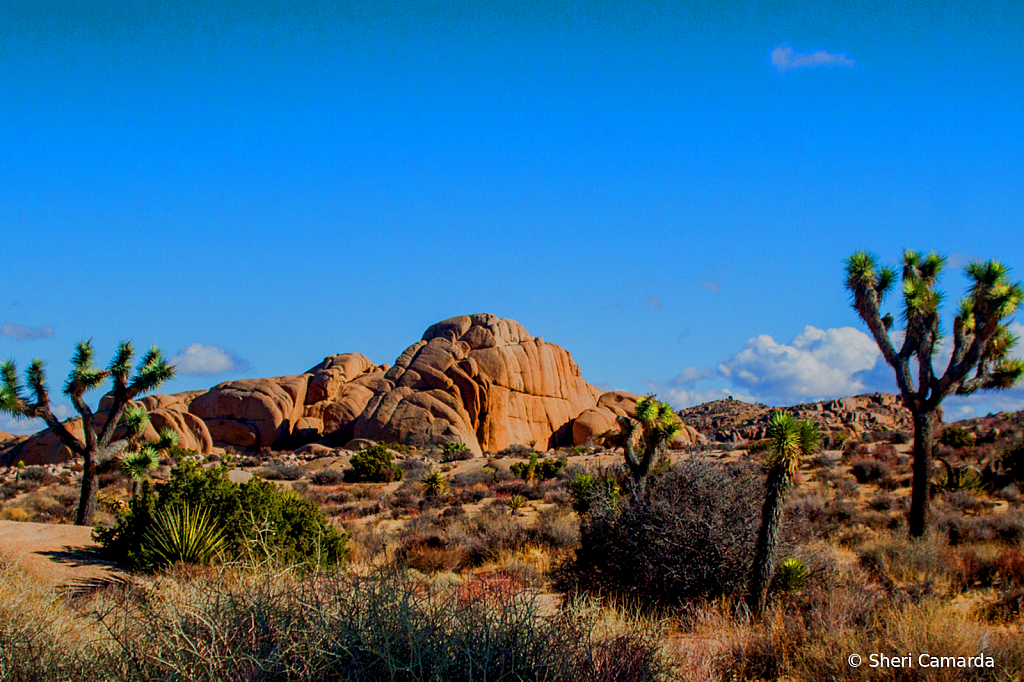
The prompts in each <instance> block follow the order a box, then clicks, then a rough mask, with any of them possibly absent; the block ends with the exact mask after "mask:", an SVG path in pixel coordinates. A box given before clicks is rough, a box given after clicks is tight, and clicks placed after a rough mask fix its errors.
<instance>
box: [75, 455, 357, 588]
mask: <svg viewBox="0 0 1024 682" xmlns="http://www.w3.org/2000/svg"><path fill="white" fill-rule="evenodd" d="M229 466H230V463H222V464H220V465H217V466H214V467H210V468H203V467H202V466H200V465H199V464H198V463H196V462H194V461H186V462H182V463H181V464H179V465H178V466H176V467H175V468H174V469H172V470H171V477H170V480H168V481H167V482H166V483H157V484H156V485H155V486H150V485H149V483H148V482H147V483H145V484H144V485H143V489H142V493H141V494H140V495H138V496H136V497H135V498H133V499H132V500H131V501H130V502H129V503H128V508H127V510H126V511H124V512H123V513H121V514H120V515H119V516H118V518H117V521H116V523H115V524H114V526H113V527H111V528H99V527H97V529H96V530H95V531H94V532H93V535H94V537H95V539H96V541H97V542H99V543H100V545H101V546H102V548H103V553H104V554H105V555H106V556H107V557H108V558H109V559H111V560H112V561H115V562H117V563H119V564H121V565H124V566H126V567H127V568H129V569H131V570H152V569H154V568H157V567H158V566H159V565H160V564H162V563H164V562H163V561H161V560H160V559H159V557H158V556H156V554H155V553H154V552H155V544H154V537H155V536H154V534H155V533H157V532H158V531H157V530H156V529H157V528H158V524H159V523H160V522H159V519H160V518H161V517H162V516H164V517H165V516H167V515H172V516H173V515H175V514H180V513H181V512H180V510H181V509H183V508H193V509H198V510H201V511H204V512H205V513H206V515H207V516H208V518H209V522H210V524H212V525H213V526H215V527H216V528H218V529H219V530H220V531H221V532H222V534H223V537H224V542H223V545H222V550H223V555H224V556H225V557H226V558H228V559H243V558H252V557H270V558H272V559H274V560H276V561H279V562H281V563H283V564H315V565H324V566H330V565H334V564H337V563H339V562H341V561H343V560H344V558H345V554H346V553H347V551H348V550H347V547H346V542H347V538H346V537H345V536H344V535H341V534H340V533H338V531H337V530H335V528H334V527H333V526H332V525H330V524H329V523H328V522H327V520H326V519H325V518H324V515H323V513H322V512H321V511H320V509H319V508H318V507H317V506H316V505H315V504H313V503H312V502H308V501H306V500H302V499H300V498H299V497H298V496H297V495H296V494H295V493H294V492H292V491H290V490H282V489H279V488H278V487H277V486H275V485H274V484H273V483H270V482H269V481H265V480H263V479H261V478H258V477H254V478H252V479H250V480H248V481H246V482H245V483H242V484H238V483H232V482H231V481H230V480H228V468H229Z"/></svg>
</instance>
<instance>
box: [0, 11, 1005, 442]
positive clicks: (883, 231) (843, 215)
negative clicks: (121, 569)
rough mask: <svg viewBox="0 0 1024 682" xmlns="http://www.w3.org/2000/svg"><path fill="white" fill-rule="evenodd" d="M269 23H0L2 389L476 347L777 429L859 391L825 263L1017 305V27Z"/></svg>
mask: <svg viewBox="0 0 1024 682" xmlns="http://www.w3.org/2000/svg"><path fill="white" fill-rule="evenodd" d="M293 4H294V5H295V6H294V7H292V6H290V5H289V3H284V2H274V3H270V2H265V3H255V2H251V3H213V2H207V3H197V2H193V3H163V2H161V3H157V2H135V3H127V2H117V3H114V2H88V3H87V2H55V1H54V2H46V1H44V0H36V1H33V2H19V0H14V2H8V3H3V5H2V6H0V101H2V102H3V106H2V107H0V230H2V235H3V239H2V242H0V244H2V248H3V255H4V258H3V262H4V266H5V267H4V271H5V275H6V276H5V277H4V280H3V286H2V288H0V324H2V325H3V326H2V329H0V331H2V334H0V357H11V358H14V359H16V360H17V361H18V362H19V365H20V366H21V367H24V366H25V365H27V363H28V362H29V361H31V359H32V357H35V356H38V357H41V358H43V359H45V360H47V362H48V366H49V369H50V374H51V377H52V379H51V381H52V383H53V389H54V392H56V390H57V387H58V384H59V381H61V380H62V378H63V376H64V374H65V373H66V372H67V370H68V367H69V364H68V358H69V357H70V355H71V352H72V350H73V346H74V344H75V342H77V341H78V340H80V339H82V338H89V337H91V338H93V339H94V341H95V344H96V346H97V351H98V354H99V356H100V357H101V358H105V357H108V356H109V355H110V354H111V353H112V352H113V349H114V347H115V345H116V343H117V341H118V340H120V339H123V338H129V337H130V338H132V339H134V341H135V342H136V344H137V345H139V346H148V345H150V344H157V345H159V346H161V347H162V348H163V349H164V350H165V351H166V352H167V353H168V354H169V355H172V356H178V357H180V358H182V359H183V364H182V369H185V368H188V369H189V371H190V372H192V373H191V374H185V373H184V372H182V373H181V376H180V377H179V378H178V379H176V380H175V381H174V382H173V383H172V384H170V385H169V386H167V387H166V388H165V389H164V390H167V391H179V390H187V389H193V388H204V387H207V386H210V385H212V384H214V383H219V382H221V381H226V380H229V379H234V378H240V377H245V376H274V375H280V374H291V373H297V372H301V371H303V370H305V369H307V368H309V367H310V366H312V365H313V364H315V363H316V362H318V361H319V360H320V359H322V358H323V357H324V356H326V355H328V354H331V353H337V352H348V351H358V352H362V353H364V354H366V355H367V356H369V357H370V358H371V359H372V360H374V361H375V362H378V363H383V362H389V363H390V362H393V360H394V358H395V357H396V356H397V355H398V354H399V353H400V352H401V351H402V350H403V349H404V348H405V347H406V346H407V345H408V344H410V343H412V342H414V341H416V340H417V339H418V338H419V336H420V334H421V333H422V331H423V330H424V329H425V328H426V327H427V326H428V325H429V324H431V323H433V322H435V321H438V320H440V319H444V318H447V317H450V316H453V315H458V314H465V313H475V312H492V313H495V314H497V315H499V316H502V317H511V318H514V319H517V320H519V321H520V322H522V323H523V324H524V325H525V326H526V327H527V329H529V330H530V331H531V332H532V333H533V334H535V335H538V336H543V337H544V338H545V339H547V340H549V341H553V342H555V343H558V344H560V345H562V346H564V347H565V348H567V349H569V350H570V351H571V352H572V353H573V356H574V358H575V360H576V361H577V362H578V363H579V364H580V366H581V369H582V371H583V374H584V376H585V377H586V378H587V379H588V380H589V381H591V382H592V383H596V384H599V385H602V386H609V387H618V388H625V389H628V390H633V391H636V392H646V391H648V390H657V391H658V392H659V393H660V394H661V395H663V396H665V397H669V398H671V399H672V400H674V401H675V402H676V403H677V404H679V405H684V404H689V403H692V402H695V401H699V400H701V399H705V398H713V397H719V396H721V395H725V394H728V393H731V394H734V395H736V396H737V397H741V396H743V397H747V398H750V399H758V400H761V401H763V402H768V403H775V404H781V403H787V402H788V403H791V402H798V401H801V400H807V399H816V398H821V397H830V396H832V395H839V394H843V393H845V392H848V391H851V390H855V389H861V388H862V389H864V390H873V389H885V388H892V386H893V382H892V380H891V378H890V377H889V372H888V370H887V369H886V368H884V367H882V366H881V361H878V362H877V363H876V362H874V361H873V359H872V357H871V352H872V351H871V348H870V346H868V347H865V343H864V341H865V340H864V338H863V331H864V327H863V326H862V325H861V324H859V323H858V320H857V318H856V316H855V314H854V313H853V311H852V310H851V309H850V308H849V305H848V302H847V296H846V293H845V291H844V290H843V287H842V269H843V263H842V261H843V258H845V257H846V256H848V255H849V254H850V253H851V252H852V251H854V250H855V249H858V248H867V249H870V250H872V251H874V252H876V253H878V254H879V256H880V257H882V258H883V259H884V260H889V261H895V260H896V259H897V258H898V257H899V254H900V253H901V251H902V249H903V248H905V247H913V248H918V249H922V250H936V251H939V252H941V253H946V254H951V255H954V256H953V260H954V261H955V262H957V263H963V262H966V261H967V260H970V259H973V258H990V257H998V258H1000V259H1001V260H1003V261H1004V262H1005V263H1007V264H1008V265H1009V266H1010V267H1011V268H1013V270H1014V273H1015V276H1016V278H1017V279H1020V278H1021V277H1022V276H1024V248H1022V245H1021V240H1020V233H1021V226H1022V225H1024V58H1022V54H1024V8H1022V7H1024V6H1022V5H1021V4H1020V3H1016V2H1002V3H998V2H993V3H986V2H979V3H931V4H925V3H916V4H914V5H913V6H910V5H909V4H908V3H902V2H888V3H879V2H874V3H873V2H835V3H779V2H761V3H750V4H748V8H747V9H736V8H733V7H731V6H730V3H719V2H689V3H687V2H671V3H658V2H645V3H600V2H597V3H570V2H543V3H523V2H506V3H498V2H462V3H455V2H415V1H412V2H403V3H380V2H342V3H328V2H322V3H313V2H311V3H293ZM944 284H945V287H946V289H947V290H948V291H949V293H950V298H951V300H954V301H955V300H956V299H957V298H958V297H959V294H960V292H962V290H963V280H962V278H961V277H960V275H959V274H958V273H957V272H956V271H954V270H950V271H949V272H948V273H947V275H946V277H945V279H944ZM1019 319H1024V318H1019ZM808 326H810V328H811V329H810V330H809V331H808V330H807V327H808ZM849 327H852V328H853V329H847V328H849ZM1021 329H1022V330H1024V328H1021ZM854 330H859V331H860V332H861V334H860V336H858V334H857V333H855V331H854ZM769 341H770V343H769ZM195 344H200V345H195ZM875 360H877V356H876V357H875ZM96 398H98V392H97V396H94V399H96ZM951 407H952V408H953V409H955V410H956V411H957V414H964V415H966V414H970V413H971V412H970V410H974V411H975V412H977V411H982V412H984V411H987V410H989V409H1021V408H1024V392H1022V391H1014V392H1011V393H1005V394H1001V395H998V396H995V395H990V396H985V397H979V398H975V399H972V401H969V402H967V403H964V402H962V401H961V402H960V403H954V404H951ZM30 428H31V425H29V424H24V423H22V424H12V423H11V422H9V421H3V422H2V423H0V429H4V430H7V431H19V432H21V431H25V430H27V429H30Z"/></svg>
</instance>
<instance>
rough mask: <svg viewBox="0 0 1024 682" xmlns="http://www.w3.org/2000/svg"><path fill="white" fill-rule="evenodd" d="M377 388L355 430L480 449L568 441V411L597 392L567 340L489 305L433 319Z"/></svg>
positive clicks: (585, 404) (361, 434)
mask: <svg viewBox="0 0 1024 682" xmlns="http://www.w3.org/2000/svg"><path fill="white" fill-rule="evenodd" d="M376 389H377V390H376V392H375V395H374V396H373V398H372V399H371V400H370V402H369V403H368V404H367V406H366V409H365V410H364V411H363V413H362V414H361V415H360V417H359V419H358V421H357V422H356V425H355V437H357V438H370V439H374V440H392V441H396V442H400V443H405V444H409V445H428V444H432V443H443V442H446V441H453V440H457V441H461V442H463V443H465V444H466V445H468V446H469V448H470V449H471V450H473V451H474V452H477V453H479V452H481V451H484V450H491V451H495V450H500V449H502V448H505V447H507V446H508V445H511V444H513V443H528V442H530V441H532V440H536V441H537V442H538V443H541V444H544V445H553V444H554V442H555V441H557V440H559V439H560V438H562V439H564V440H565V441H568V440H570V439H571V434H570V433H568V431H569V429H570V428H571V426H570V423H571V421H572V420H573V419H574V418H575V417H576V415H578V414H580V413H581V412H582V411H583V410H586V409H587V408H589V407H593V406H595V405H596V404H597V398H598V396H599V395H600V394H601V391H600V389H597V388H595V387H594V386H591V385H590V384H588V383H587V382H586V381H584V380H583V378H582V377H581V376H580V369H579V367H578V366H577V365H576V363H575V362H573V360H572V356H571V355H569V353H568V352H567V351H566V350H564V349H562V348H560V347H559V346H556V345H555V344H552V343H546V342H545V341H544V340H543V339H541V338H534V337H533V336H531V335H530V334H529V333H528V332H527V331H526V329H524V328H523V326H522V325H521V324H519V323H518V322H516V321H514V320H506V319H499V318H498V317H496V316H494V315H463V316H460V317H453V318H451V319H450V320H445V321H444V322H439V323H438V324H435V325H433V326H432V327H430V328H429V329H427V331H426V332H425V333H424V334H423V338H422V339H421V340H420V341H419V342H417V343H415V344H413V345H412V346H409V348H407V349H406V350H405V352H404V353H402V355H401V356H399V358H398V359H397V360H396V361H395V365H394V367H392V368H391V369H389V370H388V371H387V373H386V374H385V375H384V377H383V382H382V383H380V384H378V386H377V387H376Z"/></svg>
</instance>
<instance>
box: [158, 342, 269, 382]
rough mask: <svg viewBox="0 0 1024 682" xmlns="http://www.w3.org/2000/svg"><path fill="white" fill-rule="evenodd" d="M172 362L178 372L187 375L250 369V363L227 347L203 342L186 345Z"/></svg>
mask: <svg viewBox="0 0 1024 682" xmlns="http://www.w3.org/2000/svg"><path fill="white" fill-rule="evenodd" d="M170 363H171V364H172V365H175V366H176V368H177V373H178V374H184V375H185V376H211V375H214V374H224V373H225V372H231V371H235V372H247V371H249V363H247V362H246V361H245V360H242V359H240V358H239V357H238V356H236V355H235V354H234V353H232V352H231V351H229V350H227V349H226V348H221V347H220V346H206V345H204V344H201V343H193V344H192V345H190V346H185V347H184V348H182V349H181V350H179V351H178V353H177V355H175V356H174V357H173V358H171V359H170Z"/></svg>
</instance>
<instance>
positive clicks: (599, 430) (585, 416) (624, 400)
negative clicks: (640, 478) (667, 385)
mask: <svg viewBox="0 0 1024 682" xmlns="http://www.w3.org/2000/svg"><path fill="white" fill-rule="evenodd" d="M640 398H641V396H638V395H636V394H633V393H627V392H626V391H609V392H608V393H605V394H603V395H602V396H601V397H600V398H598V400H597V405H596V406H595V407H591V408H590V409H587V410H584V411H583V413H582V414H580V416H578V417H576V419H575V420H573V423H572V440H573V444H574V445H595V444H599V443H598V441H599V440H600V436H601V435H602V434H604V433H605V432H607V431H613V430H614V431H617V430H618V429H619V425H618V418H619V417H630V418H633V419H635V418H636V404H637V402H638V401H639V400H640ZM705 443H707V439H706V438H705V437H704V436H703V435H702V434H701V433H699V432H698V431H697V430H696V429H694V428H693V427H692V426H690V425H689V424H685V423H684V424H683V428H682V429H681V430H680V432H679V433H678V434H676V436H675V437H674V438H673V439H672V441H671V442H670V443H669V447H670V448H672V449H673V450H683V449H686V448H689V447H693V446H696V445H703V444H705Z"/></svg>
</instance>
